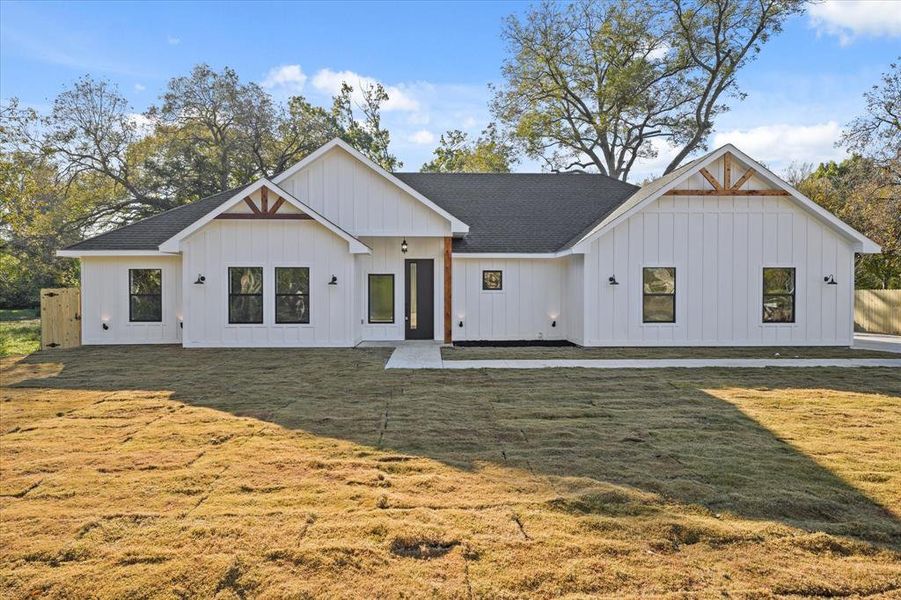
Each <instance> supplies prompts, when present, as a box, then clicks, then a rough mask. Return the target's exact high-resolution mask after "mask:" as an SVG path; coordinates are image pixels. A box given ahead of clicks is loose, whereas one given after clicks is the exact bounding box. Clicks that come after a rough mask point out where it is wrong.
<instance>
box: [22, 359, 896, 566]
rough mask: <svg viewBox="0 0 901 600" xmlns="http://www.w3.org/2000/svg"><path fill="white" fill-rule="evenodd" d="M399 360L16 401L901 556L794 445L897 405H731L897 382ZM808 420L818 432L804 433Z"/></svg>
mask: <svg viewBox="0 0 901 600" xmlns="http://www.w3.org/2000/svg"><path fill="white" fill-rule="evenodd" d="M389 354H390V349H381V348H376V349H366V350H363V349H355V350H320V349H317V350H300V349H290V350H275V349H259V350H258V349H228V350H221V349H215V350H214V349H209V350H207V349H201V350H186V349H183V348H180V347H173V346H166V347H151V346H132V347H84V348H79V349H75V350H68V351H55V352H41V353H37V354H33V355H31V356H29V357H26V358H24V359H22V360H21V361H20V362H19V363H17V364H15V365H14V366H12V367H9V368H7V369H6V374H5V375H4V379H6V378H7V377H9V382H10V383H9V384H4V385H10V387H15V388H22V387H34V388H51V389H84V390H154V391H159V390H166V391H171V392H172V393H173V396H172V399H173V400H175V401H179V402H182V403H185V404H188V405H192V406H201V407H208V408H212V409H216V410H220V411H226V412H228V413H231V414H234V415H239V416H249V417H254V418H258V419H262V420H265V421H269V422H272V423H275V424H278V425H280V426H282V427H285V428H288V429H294V430H303V431H306V432H309V433H312V434H315V435H317V436H328V437H332V438H339V439H344V440H349V441H352V442H355V443H358V444H361V445H365V446H369V447H371V448H377V449H381V450H385V451H391V452H400V453H405V454H414V455H420V456H424V457H428V458H432V459H436V460H439V461H442V462H444V463H446V464H449V465H452V466H454V467H456V468H460V469H472V468H474V466H475V465H477V464H478V463H480V462H493V463H495V464H500V465H502V466H507V467H513V468H521V469H524V470H527V471H530V472H532V473H534V474H535V475H539V476H547V477H552V478H581V480H580V481H582V482H583V483H585V484H590V483H592V482H601V483H612V484H618V485H625V486H631V487H634V488H638V489H640V490H644V491H648V492H653V493H656V494H660V495H661V496H663V497H664V498H667V499H670V500H672V501H677V502H680V503H687V504H694V505H699V506H702V507H705V508H706V509H708V510H710V511H712V512H724V513H734V514H736V515H740V516H743V517H746V518H751V519H759V520H778V521H782V522H784V523H787V524H789V525H792V526H795V527H800V528H803V529H806V530H809V531H825V532H827V533H831V534H838V535H847V536H852V537H855V538H858V539H861V540H864V541H867V542H869V543H874V544H878V545H887V546H889V547H892V548H896V549H897V548H901V523H899V519H898V517H897V516H896V515H893V514H892V512H891V511H889V510H888V509H887V508H885V507H883V506H882V505H880V504H879V503H878V502H876V501H874V500H873V499H871V498H869V497H868V496H867V495H865V494H864V493H862V492H861V491H860V490H858V489H856V488H855V487H853V486H852V485H851V484H850V483H848V482H847V481H845V480H844V479H843V478H841V477H839V476H837V475H836V474H835V473H833V472H832V471H830V470H829V469H827V468H825V467H823V466H821V465H820V464H818V463H817V462H816V461H815V460H813V459H812V458H811V457H810V456H808V455H806V454H804V453H803V452H802V451H801V450H799V449H798V448H797V447H796V446H795V444H794V443H793V441H792V439H801V437H802V436H804V435H805V433H806V432H810V431H815V432H816V434H817V435H820V436H822V437H823V438H824V440H825V441H826V442H827V444H826V445H827V446H828V442H829V440H830V439H831V438H830V430H831V429H832V428H837V429H835V431H836V434H837V435H836V437H835V438H834V439H835V440H837V441H836V444H838V445H840V444H839V441H838V440H840V439H841V437H842V436H841V435H840V433H841V432H840V431H839V430H840V429H841V428H843V427H868V426H870V421H871V419H879V420H881V419H885V418H889V419H892V418H894V417H893V416H892V415H891V414H889V415H888V416H887V417H886V414H885V413H886V405H885V403H883V405H882V406H881V407H879V406H876V407H874V409H873V410H872V413H870V412H867V414H866V422H865V423H862V422H861V421H862V420H863V419H860V418H858V419H857V420H856V421H855V420H854V418H853V417H852V418H848V415H847V414H845V415H839V418H838V421H836V422H835V423H830V422H823V423H819V422H818V421H817V419H819V418H821V417H822V418H823V419H829V418H835V417H836V415H835V414H832V413H828V414H827V413H826V412H824V414H823V415H810V414H809V410H810V409H814V410H815V409H816V407H817V403H816V399H815V393H814V396H811V393H810V392H801V391H799V392H795V393H793V392H791V391H788V392H786V393H785V394H783V395H782V396H781V397H776V398H775V399H773V397H772V396H769V397H767V398H768V399H767V400H763V401H761V400H760V399H759V398H757V397H750V398H746V400H745V401H743V402H742V408H739V407H738V406H737V405H736V404H733V403H732V402H730V401H727V400H725V399H721V398H720V397H717V395H726V394H725V392H726V391H727V390H731V392H730V393H735V391H736V390H737V392H738V393H739V394H745V395H746V396H747V395H749V394H754V393H755V391H759V390H764V391H765V390H833V391H837V392H855V393H863V394H884V395H888V396H892V397H897V396H899V395H901V394H899V392H901V373H899V372H898V371H899V370H897V369H814V368H805V369H760V370H758V369H746V370H724V369H703V370H660V371H595V370H587V369H560V370H532V371H526V370H521V371H507V370H484V371H463V372H461V371H385V370H384V363H385V361H386V360H387V358H388V355H389ZM721 392H722V393H723V394H721ZM802 395H804V396H806V398H807V400H806V401H804V402H801V404H800V405H799V404H798V403H797V402H795V400H796V396H797V397H800V396H802ZM756 402H764V403H765V402H775V403H776V406H775V408H773V407H772V406H770V407H769V409H767V407H762V408H763V410H770V412H769V413H767V417H766V418H767V420H769V421H770V422H771V423H772V422H773V421H772V419H773V418H779V416H780V415H781V414H782V411H783V404H784V411H785V415H786V417H785V418H786V421H785V422H784V423H782V422H778V423H777V426H776V427H774V430H775V429H778V430H779V431H781V432H782V433H781V436H780V435H777V434H775V433H774V430H771V429H768V428H767V427H764V426H763V425H761V424H760V423H759V422H758V421H757V420H755V419H754V418H751V417H750V416H749V415H748V414H747V413H746V412H744V410H747V409H748V408H749V407H752V408H753V407H754V406H755V403H756ZM805 402H806V403H805ZM832 402H833V403H835V402H836V400H835V398H833V399H832ZM888 406H889V409H888V410H889V411H893V410H895V409H896V408H897V404H894V405H892V404H889V405H888ZM743 409H744V410H743ZM833 412H835V413H841V412H842V411H841V408H840V407H838V408H836V409H835V411H833ZM841 417H845V419H844V420H842V418H841ZM799 419H805V422H804V423H803V424H802V426H801V427H799V426H798V420H799ZM781 425H784V427H783V426H781ZM811 428H813V429H811ZM786 432H788V433H787V434H786ZM845 433H847V432H845ZM871 435H872V434H871ZM785 436H790V438H788V439H787V438H786V437H785ZM878 438H879V436H874V439H873V440H872V443H874V444H882V446H881V447H879V448H875V449H874V448H873V447H871V446H867V447H866V452H876V453H879V455H880V456H881V457H882V458H881V460H884V461H885V463H884V464H883V466H884V467H885V465H890V464H891V462H892V459H891V458H890V457H891V456H892V454H893V453H895V452H897V451H898V447H897V444H898V439H897V436H892V435H889V436H888V439H881V440H879V439H878ZM848 439H855V438H854V437H853V436H852V437H849V438H848ZM856 439H858V440H859V439H860V438H856ZM870 442H871V440H870V438H865V442H862V443H866V444H869V443H870ZM835 450H836V451H839V452H841V451H844V450H846V449H842V448H840V447H836V448H835ZM824 453H825V451H824ZM883 453H884V454H883ZM858 458H859V457H858V456H851V457H850V460H851V461H852V463H854V461H856V460H857V459H858ZM889 469H891V467H890V466H889V467H886V470H889ZM889 481H891V480H889ZM570 487H573V486H570ZM570 500H571V501H567V502H564V503H563V505H561V508H563V509H565V510H571V511H573V512H579V511H582V512H591V510H592V508H591V502H592V499H591V498H587V499H586V498H579V497H574V498H571V499H570Z"/></svg>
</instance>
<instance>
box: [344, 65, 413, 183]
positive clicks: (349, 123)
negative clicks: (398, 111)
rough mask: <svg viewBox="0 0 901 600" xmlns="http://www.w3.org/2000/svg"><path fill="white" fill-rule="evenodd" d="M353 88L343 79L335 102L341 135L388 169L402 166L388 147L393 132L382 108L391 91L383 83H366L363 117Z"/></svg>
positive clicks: (362, 104) (362, 106) (394, 169)
mask: <svg viewBox="0 0 901 600" xmlns="http://www.w3.org/2000/svg"><path fill="white" fill-rule="evenodd" d="M353 91H354V90H353V87H352V86H351V85H350V84H348V83H347V82H344V83H342V84H341V91H340V92H339V93H338V95H337V96H335V99H334V102H333V103H332V117H333V118H334V120H335V123H336V124H337V127H338V128H339V131H340V136H341V137H342V138H343V139H344V141H345V142H347V143H348V144H350V145H351V146H353V147H354V148H356V149H357V150H359V151H360V152H362V153H363V154H364V155H366V156H367V157H368V158H369V159H370V160H372V161H373V162H374V163H376V164H377V165H379V166H381V167H382V168H383V169H385V170H386V171H396V170H398V169H399V168H401V167H402V166H403V163H402V162H401V161H400V160H398V159H397V157H396V156H394V155H393V154H391V153H390V152H389V151H388V145H389V144H390V142H391V135H390V133H389V132H388V130H387V129H384V128H383V127H382V117H381V110H380V109H381V105H382V103H383V102H386V101H387V100H388V92H386V91H385V88H384V87H383V86H382V84H380V83H375V84H373V85H370V86H363V88H362V89H361V90H360V91H361V92H362V95H363V102H362V103H361V104H360V105H358V106H357V107H356V108H357V110H359V111H360V113H362V115H361V116H362V118H358V116H357V114H356V112H355V110H354V102H353V100H352V95H353Z"/></svg>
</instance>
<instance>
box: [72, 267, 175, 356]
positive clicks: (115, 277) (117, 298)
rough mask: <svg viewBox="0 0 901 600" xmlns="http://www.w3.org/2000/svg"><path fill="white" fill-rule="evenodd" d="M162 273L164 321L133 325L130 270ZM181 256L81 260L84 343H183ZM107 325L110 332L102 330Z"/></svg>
mask: <svg viewBox="0 0 901 600" xmlns="http://www.w3.org/2000/svg"><path fill="white" fill-rule="evenodd" d="M129 269H161V270H162V276H163V279H162V296H163V297H162V304H163V315H162V316H163V320H162V321H161V322H160V323H130V322H129V320H128V291H129V289H128V286H129V282H128V270H129ZM181 287H182V274H181V257H180V256H160V257H156V256H146V257H145V256H103V257H100V256H97V257H85V258H82V259H81V342H82V344H85V345H92V344H177V343H180V342H181V329H180V328H179V317H180V316H181V297H182V295H181ZM103 323H106V324H107V326H108V327H109V329H107V330H104V329H103Z"/></svg>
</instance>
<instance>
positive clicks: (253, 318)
mask: <svg viewBox="0 0 901 600" xmlns="http://www.w3.org/2000/svg"><path fill="white" fill-rule="evenodd" d="M228 322H229V323H262V322H263V267H229V268H228Z"/></svg>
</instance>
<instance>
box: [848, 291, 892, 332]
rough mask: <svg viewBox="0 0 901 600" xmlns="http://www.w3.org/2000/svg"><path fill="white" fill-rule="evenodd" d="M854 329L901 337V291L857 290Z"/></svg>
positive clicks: (855, 294)
mask: <svg viewBox="0 0 901 600" xmlns="http://www.w3.org/2000/svg"><path fill="white" fill-rule="evenodd" d="M854 329H855V331H866V332H868V333H888V334H891V335H901V290H856V291H855V292H854Z"/></svg>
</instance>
